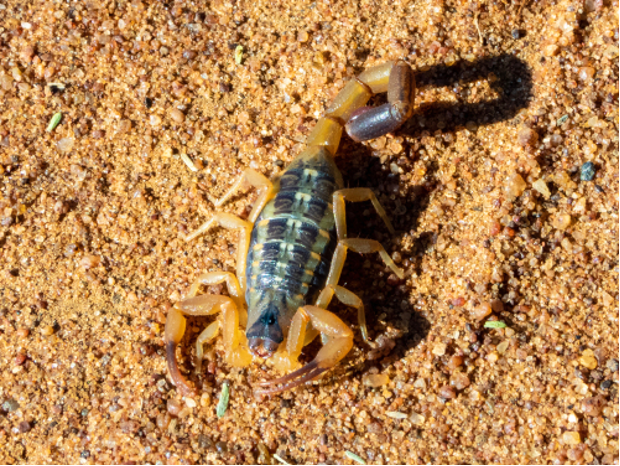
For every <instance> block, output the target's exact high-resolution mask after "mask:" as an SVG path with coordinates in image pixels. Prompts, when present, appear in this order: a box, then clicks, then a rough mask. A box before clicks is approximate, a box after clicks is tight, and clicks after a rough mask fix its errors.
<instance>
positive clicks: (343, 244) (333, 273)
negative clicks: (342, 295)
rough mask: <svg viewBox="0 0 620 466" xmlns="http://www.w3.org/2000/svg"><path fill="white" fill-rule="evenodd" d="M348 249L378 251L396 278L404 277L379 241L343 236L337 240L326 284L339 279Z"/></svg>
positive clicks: (365, 251) (332, 283)
mask: <svg viewBox="0 0 620 466" xmlns="http://www.w3.org/2000/svg"><path fill="white" fill-rule="evenodd" d="M348 249H351V250H352V251H354V252H357V253H359V254H368V253H371V252H378V253H379V255H380V256H381V258H382V259H383V262H385V265H387V266H388V267H389V268H390V269H392V272H394V273H395V274H396V276H397V277H398V278H401V279H402V278H405V274H404V272H403V270H402V269H401V268H399V267H398V266H397V265H396V264H395V263H394V261H393V260H392V258H391V257H390V255H389V254H388V253H387V251H386V250H385V248H384V247H383V246H382V245H381V243H379V241H375V240H374V239H363V238H345V239H341V240H340V241H338V245H337V246H336V251H335V252H334V258H333V259H332V265H331V267H330V269H329V274H328V275H327V284H328V285H337V284H338V280H340V275H341V273H342V268H343V267H344V261H345V260H346V258H347V250H348Z"/></svg>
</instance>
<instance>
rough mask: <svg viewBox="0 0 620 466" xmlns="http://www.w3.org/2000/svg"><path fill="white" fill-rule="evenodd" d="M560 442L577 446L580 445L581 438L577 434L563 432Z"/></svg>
mask: <svg viewBox="0 0 620 466" xmlns="http://www.w3.org/2000/svg"><path fill="white" fill-rule="evenodd" d="M562 442H563V443H564V444H565V445H579V444H580V443H581V436H580V435H579V432H564V433H563V434H562Z"/></svg>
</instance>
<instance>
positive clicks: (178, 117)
mask: <svg viewBox="0 0 620 466" xmlns="http://www.w3.org/2000/svg"><path fill="white" fill-rule="evenodd" d="M170 118H172V119H173V120H174V121H175V122H176V123H183V120H185V115H184V114H183V112H182V111H181V110H179V109H178V108H173V109H172V110H170ZM151 124H152V123H151Z"/></svg>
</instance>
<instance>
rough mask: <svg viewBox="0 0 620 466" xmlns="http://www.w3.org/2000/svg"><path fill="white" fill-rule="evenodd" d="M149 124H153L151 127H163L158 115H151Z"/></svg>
mask: <svg viewBox="0 0 620 466" xmlns="http://www.w3.org/2000/svg"><path fill="white" fill-rule="evenodd" d="M149 122H150V123H151V126H159V125H161V118H160V117H158V116H157V115H151V116H150V117H149Z"/></svg>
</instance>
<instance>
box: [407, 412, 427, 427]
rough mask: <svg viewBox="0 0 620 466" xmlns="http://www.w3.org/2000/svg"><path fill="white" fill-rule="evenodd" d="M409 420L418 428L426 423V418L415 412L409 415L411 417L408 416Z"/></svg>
mask: <svg viewBox="0 0 620 466" xmlns="http://www.w3.org/2000/svg"><path fill="white" fill-rule="evenodd" d="M409 420H410V421H411V422H412V423H413V424H415V425H417V426H420V425H422V424H424V421H426V418H425V417H424V416H422V415H421V414H418V413H416V412H413V413H411V415H410V416H409Z"/></svg>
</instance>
